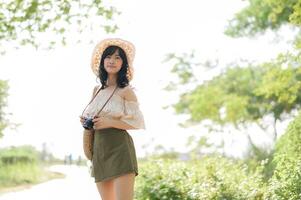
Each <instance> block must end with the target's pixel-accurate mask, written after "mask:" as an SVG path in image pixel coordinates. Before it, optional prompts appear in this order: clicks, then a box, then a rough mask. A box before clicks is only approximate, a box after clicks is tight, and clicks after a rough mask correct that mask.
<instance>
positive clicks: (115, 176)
mask: <svg viewBox="0 0 301 200" xmlns="http://www.w3.org/2000/svg"><path fill="white" fill-rule="evenodd" d="M132 172H133V173H135V176H138V172H137V171H135V170H131V171H126V172H122V173H120V174H116V175H113V176H109V177H105V178H102V179H95V183H98V182H102V181H108V180H110V179H113V178H117V177H119V176H122V175H125V174H130V173H132Z"/></svg>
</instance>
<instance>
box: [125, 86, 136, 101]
mask: <svg viewBox="0 0 301 200" xmlns="http://www.w3.org/2000/svg"><path fill="white" fill-rule="evenodd" d="M134 90H135V88H134V87H133V86H131V85H128V86H126V87H124V88H122V97H123V98H124V99H125V100H127V101H137V96H136V94H135V91H134Z"/></svg>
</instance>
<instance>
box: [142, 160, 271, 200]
mask: <svg viewBox="0 0 301 200" xmlns="http://www.w3.org/2000/svg"><path fill="white" fill-rule="evenodd" d="M261 174H262V167H259V168H258V170H257V171H250V169H249V168H248V166H247V165H245V164H243V163H242V162H240V161H236V160H232V159H228V158H225V157H218V156H213V157H204V158H202V159H201V160H198V161H196V160H195V161H189V162H182V161H176V160H150V161H147V162H144V163H141V164H140V177H139V178H138V179H137V184H136V198H137V199H143V200H157V199H158V200H159V199H160V200H163V199H172V200H180V199H181V200H199V199H202V200H213V199H214V200H219V199H220V200H222V199H225V200H226V199H228V200H259V199H262V198H263V195H264V191H265V188H266V186H265V183H264V182H263V176H262V175H261Z"/></svg>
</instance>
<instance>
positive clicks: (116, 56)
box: [80, 38, 145, 200]
mask: <svg viewBox="0 0 301 200" xmlns="http://www.w3.org/2000/svg"><path fill="white" fill-rule="evenodd" d="M134 55H135V48H134V45H133V44H132V43H130V42H128V41H125V40H122V39H118V38H112V39H105V40H103V41H101V42H100V43H98V44H97V45H96V47H95V49H94V52H93V55H92V63H91V65H92V70H93V72H94V73H95V74H96V76H97V77H98V78H99V80H100V83H101V85H99V86H95V88H94V91H93V98H92V100H91V102H90V103H89V104H88V106H87V107H86V108H85V110H84V112H83V114H82V116H81V117H80V121H81V123H82V125H83V126H84V127H85V131H86V132H90V133H94V143H93V154H92V166H93V174H92V175H93V176H94V178H95V182H96V185H97V189H98V191H99V193H100V196H101V198H102V200H132V199H133V198H134V183H135V177H136V176H137V175H138V164H137V158H136V152H135V147H134V143H133V140H132V137H131V136H130V134H129V133H128V132H127V130H129V129H145V124H144V117H143V114H142V112H141V111H140V109H139V103H138V102H137V97H136V94H135V92H134V90H133V87H132V86H131V85H130V84H129V81H130V80H132V78H133V68H132V67H133V66H132V65H133V60H134ZM100 110H101V112H99V111H100ZM89 119H93V120H92V122H93V123H92V124H91V123H90V121H89ZM91 126H92V127H91Z"/></svg>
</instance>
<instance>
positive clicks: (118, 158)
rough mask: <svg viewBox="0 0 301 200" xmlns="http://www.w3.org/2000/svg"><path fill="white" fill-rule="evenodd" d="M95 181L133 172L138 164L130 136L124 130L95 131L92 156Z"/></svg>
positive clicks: (136, 169) (135, 171)
mask: <svg viewBox="0 0 301 200" xmlns="http://www.w3.org/2000/svg"><path fill="white" fill-rule="evenodd" d="M92 165H93V171H92V174H91V175H92V177H94V178H95V182H100V181H105V180H109V179H112V178H116V177H118V176H121V175H124V174H128V173H135V176H137V175H138V164H137V158H136V152H135V146H134V142H133V139H132V137H131V136H130V135H129V133H128V132H127V131H126V130H122V129H116V128H107V129H101V130H97V131H95V134H94V144H93V158H92Z"/></svg>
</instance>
